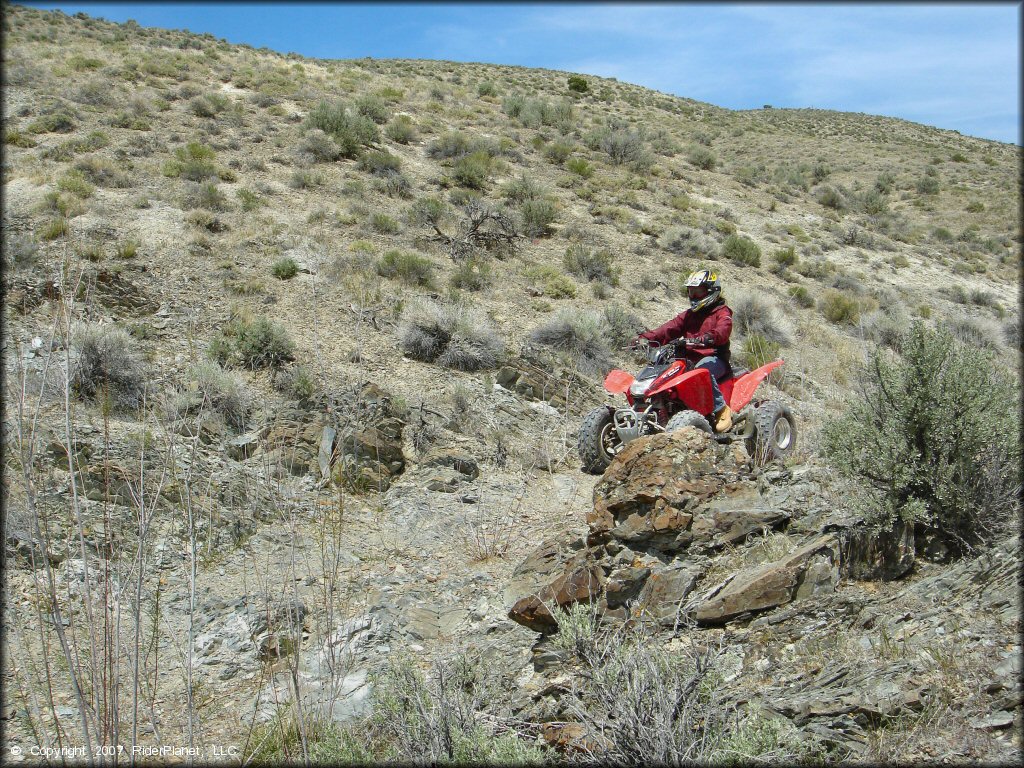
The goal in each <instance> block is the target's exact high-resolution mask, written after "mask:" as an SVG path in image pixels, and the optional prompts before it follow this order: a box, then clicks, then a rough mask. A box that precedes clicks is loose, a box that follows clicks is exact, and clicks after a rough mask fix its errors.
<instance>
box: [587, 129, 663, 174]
mask: <svg viewBox="0 0 1024 768" xmlns="http://www.w3.org/2000/svg"><path fill="white" fill-rule="evenodd" d="M596 143H597V148H599V149H600V150H601V151H603V152H605V153H606V154H607V155H608V157H609V158H611V161H612V163H614V164H615V165H624V164H627V163H628V164H630V165H632V166H634V167H637V168H646V167H649V166H650V165H651V162H652V160H651V156H650V152H648V150H647V147H646V145H645V144H644V138H643V136H642V135H641V134H640V133H639V132H637V131H635V130H633V129H630V128H626V127H619V126H616V127H608V128H606V129H604V130H603V131H601V132H599V134H598V136H597V142H596Z"/></svg>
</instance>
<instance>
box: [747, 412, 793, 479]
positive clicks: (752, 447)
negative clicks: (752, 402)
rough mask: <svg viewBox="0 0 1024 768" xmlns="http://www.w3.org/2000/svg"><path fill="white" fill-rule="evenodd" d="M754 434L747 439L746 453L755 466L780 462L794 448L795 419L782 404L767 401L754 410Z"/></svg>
mask: <svg viewBox="0 0 1024 768" xmlns="http://www.w3.org/2000/svg"><path fill="white" fill-rule="evenodd" d="M753 420H754V434H753V436H751V437H749V438H748V439H747V452H748V453H750V455H751V456H753V457H754V463H755V464H767V463H768V462H769V461H775V460H782V459H785V458H786V457H788V456H789V455H790V454H791V453H793V450H794V449H795V448H796V419H795V418H793V412H792V411H790V410H789V408H787V407H786V406H784V405H783V404H782V403H777V402H775V401H774V400H769V401H768V402H767V403H764V404H763V405H761V406H759V407H758V408H756V409H754V414H753Z"/></svg>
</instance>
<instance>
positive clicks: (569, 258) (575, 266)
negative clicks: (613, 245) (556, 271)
mask: <svg viewBox="0 0 1024 768" xmlns="http://www.w3.org/2000/svg"><path fill="white" fill-rule="evenodd" d="M613 261H614V257H613V256H612V254H611V251H609V250H608V249H606V248H599V249H593V248H589V247H588V246H587V245H585V244H583V243H573V244H572V245H570V246H569V247H568V248H566V249H565V256H563V257H562V263H563V264H564V266H565V268H566V270H568V271H569V272H571V273H572V274H574V275H579V276H580V277H582V278H584V279H586V280H596V281H597V282H600V283H605V284H606V285H618V284H619V272H620V270H619V269H617V268H616V267H615V266H614V264H613Z"/></svg>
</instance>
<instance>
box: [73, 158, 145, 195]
mask: <svg viewBox="0 0 1024 768" xmlns="http://www.w3.org/2000/svg"><path fill="white" fill-rule="evenodd" d="M75 171H77V172H78V173H80V174H82V175H83V176H85V178H87V179H88V180H89V181H91V182H92V183H93V184H97V185H99V186H101V187H115V188H118V189H125V188H127V187H130V186H132V179H131V176H130V175H129V174H128V173H127V172H126V171H125V170H124V169H123V167H122V166H121V165H119V164H117V163H115V162H114V161H113V160H107V159H106V158H105V157H98V156H96V155H89V156H87V157H82V158H80V159H79V160H77V161H76V162H75Z"/></svg>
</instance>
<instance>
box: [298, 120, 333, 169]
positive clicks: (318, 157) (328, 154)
mask: <svg viewBox="0 0 1024 768" xmlns="http://www.w3.org/2000/svg"><path fill="white" fill-rule="evenodd" d="M299 152H300V153H301V154H303V155H306V156H307V157H308V158H309V160H311V161H312V162H314V163H330V162H332V161H334V160H337V159H338V158H339V157H340V156H341V149H340V147H338V145H337V144H335V142H334V139H332V138H331V137H330V136H329V135H328V134H326V133H324V132H323V131H321V130H320V129H319V128H311V129H310V130H309V131H307V132H306V135H305V136H304V137H303V138H302V142H301V143H300V144H299Z"/></svg>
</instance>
